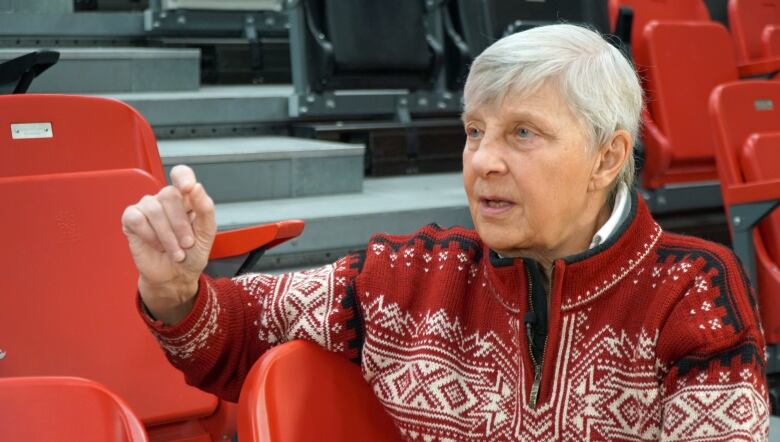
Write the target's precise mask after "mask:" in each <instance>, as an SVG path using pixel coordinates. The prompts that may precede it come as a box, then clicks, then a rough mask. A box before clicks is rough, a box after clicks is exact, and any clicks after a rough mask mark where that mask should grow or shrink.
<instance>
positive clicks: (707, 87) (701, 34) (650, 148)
mask: <svg viewBox="0 0 780 442" xmlns="http://www.w3.org/2000/svg"><path fill="white" fill-rule="evenodd" d="M642 35H643V39H644V40H645V44H644V45H643V46H642V47H641V49H640V50H639V51H638V52H636V53H635V57H636V59H637V60H641V61H642V64H643V65H645V66H647V68H646V70H645V71H644V73H645V93H646V97H647V111H646V112H645V113H644V115H643V119H642V123H643V124H642V125H643V134H642V135H643V136H642V139H643V142H644V144H645V165H644V169H643V170H642V184H643V186H644V187H645V188H647V189H657V188H660V187H663V186H665V185H667V184H671V183H681V182H697V181H706V180H717V178H718V176H717V171H716V169H715V157H714V155H715V150H714V146H713V143H714V140H713V135H712V130H711V124H710V120H709V118H708V117H707V104H708V101H709V96H710V93H711V92H712V90H713V89H715V87H716V86H718V85H719V84H722V83H725V82H729V81H734V80H737V79H738V73H737V65H736V59H735V57H734V51H733V49H732V47H731V40H730V38H729V35H728V32H727V31H726V29H725V28H724V27H723V25H721V24H720V23H716V22H658V21H653V22H650V23H649V24H648V25H647V26H646V27H645V29H644V33H643V34H642Z"/></svg>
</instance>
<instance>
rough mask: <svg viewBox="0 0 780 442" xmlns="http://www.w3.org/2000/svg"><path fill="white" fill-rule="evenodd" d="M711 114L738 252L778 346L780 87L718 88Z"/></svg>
mask: <svg viewBox="0 0 780 442" xmlns="http://www.w3.org/2000/svg"><path fill="white" fill-rule="evenodd" d="M710 115H711V117H712V120H713V122H714V126H715V132H716V146H717V149H716V154H717V167H718V174H719V176H720V180H721V191H722V193H723V202H724V205H725V206H726V210H727V213H728V215H729V223H730V228H731V233H732V240H733V244H734V250H735V251H736V253H737V255H739V257H740V258H741V259H742V262H743V264H744V265H745V268H746V269H747V271H748V274H749V275H750V277H751V280H752V281H753V283H756V282H757V283H758V303H759V310H760V312H761V319H762V323H763V326H764V333H765V335H766V339H767V343H769V344H777V343H780V270H779V269H778V263H779V262H780V261H778V259H780V241H778V240H779V239H780V237H779V236H778V234H780V214H772V215H769V213H770V212H771V211H772V209H773V208H774V207H776V206H777V204H778V203H780V83H778V82H774V81H759V80H756V81H743V82H732V83H728V84H725V85H721V86H718V87H717V88H716V89H715V91H714V92H713V94H712V97H711V100H710ZM767 215H769V216H768V217H767ZM765 217H766V219H764V218H765ZM762 220H763V222H762ZM759 222H760V223H761V224H760V228H759V229H755V231H754V229H753V227H754V226H756V225H758V224H759Z"/></svg>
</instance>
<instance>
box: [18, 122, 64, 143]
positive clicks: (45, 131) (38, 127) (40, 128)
mask: <svg viewBox="0 0 780 442" xmlns="http://www.w3.org/2000/svg"><path fill="white" fill-rule="evenodd" d="M52 137H54V132H52V129H51V123H18V124H12V125H11V138H13V139H14V140H23V139H25V138H52Z"/></svg>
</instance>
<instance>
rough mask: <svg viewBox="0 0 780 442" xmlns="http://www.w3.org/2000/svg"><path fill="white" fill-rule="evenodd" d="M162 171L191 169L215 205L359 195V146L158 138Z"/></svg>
mask: <svg viewBox="0 0 780 442" xmlns="http://www.w3.org/2000/svg"><path fill="white" fill-rule="evenodd" d="M158 147H159V150H160V156H161V158H162V161H163V166H164V167H165V169H166V174H167V172H169V171H170V168H171V167H173V166H174V165H176V164H188V165H190V166H192V167H193V169H194V170H195V173H196V174H197V176H198V179H199V180H200V181H201V182H203V184H204V185H205V186H206V189H208V191H209V194H211V196H212V198H214V201H215V202H217V203H226V202H235V201H250V200H265V199H271V198H295V197H304V196H313V195H327V194H337V193H349V192H360V191H361V190H362V189H363V156H364V152H365V147H364V146H363V145H360V144H346V143H337V142H331V141H317V140H309V139H304V138H290V137H235V138H207V139H182V140H160V141H159V142H158Z"/></svg>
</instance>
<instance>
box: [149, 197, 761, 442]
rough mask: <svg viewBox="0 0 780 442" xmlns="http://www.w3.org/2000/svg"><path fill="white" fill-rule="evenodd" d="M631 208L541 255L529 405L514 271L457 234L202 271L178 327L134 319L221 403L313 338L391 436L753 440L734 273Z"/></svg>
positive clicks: (521, 289)
mask: <svg viewBox="0 0 780 442" xmlns="http://www.w3.org/2000/svg"><path fill="white" fill-rule="evenodd" d="M632 207H633V208H634V209H633V212H632V215H631V217H630V219H629V222H627V223H626V225H625V226H623V228H622V229H621V231H620V232H619V234H618V235H616V236H615V237H613V238H612V239H610V240H609V241H607V243H605V244H603V245H601V246H599V247H597V248H596V249H593V250H590V251H588V252H585V253H583V254H582V255H579V256H575V257H569V258H566V259H561V260H557V261H556V262H555V263H554V270H553V276H552V283H551V290H550V296H551V298H550V313H549V336H548V342H547V345H546V347H545V352H544V360H543V369H542V381H541V391H540V395H539V401H538V403H537V404H536V407H533V408H532V407H531V406H529V395H530V385H531V383H532V380H533V376H534V373H533V371H534V370H533V365H532V363H531V360H530V356H529V350H528V341H527V335H526V333H525V331H524V328H523V321H522V320H523V315H524V313H525V312H526V311H527V310H528V296H527V290H528V286H527V284H528V281H526V272H525V270H524V264H523V261H522V260H520V259H516V260H512V259H502V258H499V257H497V256H496V255H495V254H493V253H491V252H490V251H489V250H488V249H487V248H486V247H485V246H484V245H483V244H482V243H481V241H480V240H479V238H478V236H477V235H476V233H475V232H473V231H469V230H465V229H459V228H453V229H447V230H443V229H440V228H438V227H436V226H427V227H424V228H422V229H421V230H420V231H418V232H416V233H415V234H413V235H406V236H391V235H377V236H375V237H374V238H372V240H371V242H370V244H369V246H368V247H367V249H366V250H365V252H363V253H358V254H353V255H349V256H347V257H345V258H342V259H341V260H339V261H337V262H336V263H335V264H333V265H329V266H324V267H322V268H318V269H313V270H309V271H305V272H298V273H292V274H285V275H279V276H269V275H256V274H252V275H246V276H242V277H239V278H235V279H232V280H231V279H221V280H212V279H209V278H207V277H205V276H204V277H202V279H201V284H200V292H199V294H198V298H197V300H196V303H195V307H194V308H193V311H192V312H191V313H190V315H189V316H188V317H187V318H185V319H184V320H183V321H182V322H181V323H179V324H177V325H175V326H174V327H164V326H162V324H160V323H156V322H153V321H151V320H149V318H146V320H147V321H148V323H149V326H150V328H151V329H152V332H153V333H154V334H155V336H156V337H157V339H158V340H159V341H160V343H161V346H162V348H163V349H164V350H165V352H166V354H167V356H168V358H169V359H170V360H171V362H172V363H173V364H174V365H176V366H177V367H178V368H179V369H181V370H182V371H183V372H184V373H185V376H186V378H187V380H188V382H189V383H191V384H193V385H196V386H198V387H200V388H203V389H205V390H207V391H211V392H214V393H216V394H218V395H220V396H222V397H224V398H227V399H229V400H236V399H237V397H238V392H239V390H240V387H241V382H242V380H243V377H244V376H245V375H246V372H247V371H248V370H249V368H250V367H251V365H252V363H253V362H254V361H255V360H256V359H257V358H258V357H259V356H260V355H261V354H262V352H263V351H265V350H266V349H268V348H270V347H271V346H274V345H277V344H279V343H281V342H285V341H288V340H292V339H306V340H309V341H313V342H316V343H317V344H319V345H321V346H323V347H324V348H326V349H328V350H330V351H334V352H337V353H339V354H342V355H344V356H345V357H347V358H350V359H352V360H353V361H355V362H356V363H360V364H361V368H362V370H363V374H364V377H365V379H366V380H367V381H368V382H369V384H370V385H371V387H372V388H373V391H374V392H375V394H376V396H377V397H378V398H379V400H380V402H381V403H382V404H383V405H384V406H385V408H386V410H387V411H388V413H389V414H390V416H391V417H392V419H393V420H394V421H395V423H396V425H397V427H398V429H399V432H400V434H401V436H402V437H403V438H405V439H407V440H415V441H416V440H420V441H460V440H517V441H558V440H565V441H581V440H593V441H596V440H629V441H651V440H664V441H682V440H697V441H727V440H728V441H732V440H749V441H753V440H756V441H757V440H766V439H767V435H768V416H769V409H768V405H767V388H766V383H765V380H764V370H765V359H764V358H765V356H764V341H763V337H762V334H761V330H760V325H759V320H758V317H757V313H756V306H755V300H754V298H753V295H752V294H751V290H750V288H749V286H748V285H747V284H746V282H745V280H744V276H743V274H742V272H741V271H740V269H739V263H738V262H737V260H736V258H735V257H734V255H733V254H732V253H731V252H730V251H728V250H727V249H725V248H723V247H720V246H717V245H714V244H712V243H708V242H705V241H702V240H699V239H695V238H689V237H684V236H679V235H673V234H669V233H665V232H662V231H661V229H660V227H659V226H658V225H657V224H656V223H655V222H654V221H653V220H652V217H651V216H650V214H649V212H648V210H647V208H646V206H645V205H644V204H643V203H642V202H641V201H639V200H638V199H637V198H636V197H634V201H633V204H632Z"/></svg>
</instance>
